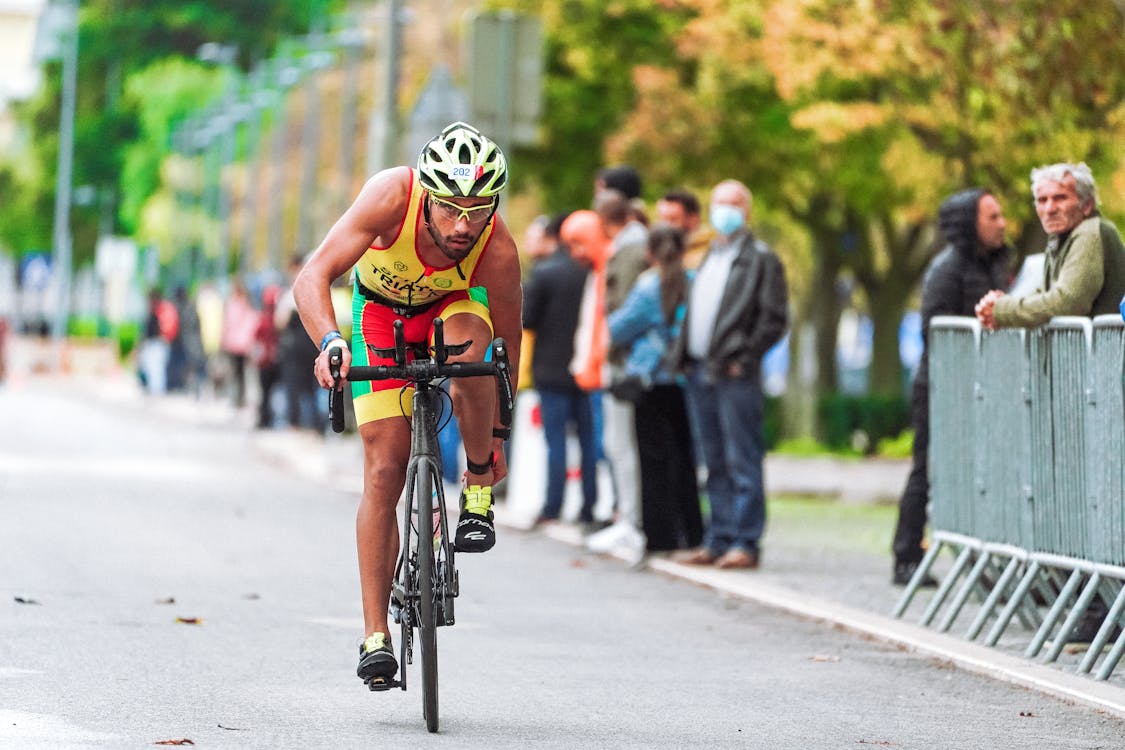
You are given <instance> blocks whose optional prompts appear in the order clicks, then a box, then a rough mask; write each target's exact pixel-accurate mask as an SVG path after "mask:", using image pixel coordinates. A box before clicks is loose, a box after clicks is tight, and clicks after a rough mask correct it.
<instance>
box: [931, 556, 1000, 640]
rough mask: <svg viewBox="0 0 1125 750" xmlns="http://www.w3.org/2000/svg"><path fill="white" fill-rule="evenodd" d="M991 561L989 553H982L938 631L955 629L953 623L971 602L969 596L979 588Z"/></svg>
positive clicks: (954, 598)
mask: <svg viewBox="0 0 1125 750" xmlns="http://www.w3.org/2000/svg"><path fill="white" fill-rule="evenodd" d="M991 559H992V556H991V555H990V554H989V553H988V552H985V551H983V550H982V551H981V552H980V555H979V556H978V557H977V562H976V564H975V565H974V566H973V569H972V570H970V571H969V577H968V578H966V579H965V582H964V583H963V584H962V585H961V589H960V591H958V592H957V594H956V596H954V597H953V601H952V602H951V603H950V606H949V610H948V611H947V612H946V613H945V617H944V618H942V621H941V624H939V625H938V630H939V631H940V632H942V633H945V632H947V631H948V630H949V629H950V628H951V627H953V621H954V620H956V619H957V616H958V615H959V614H961V609H962V608H963V607H964V606H965V602H967V601H968V600H969V594H971V593H972V592H973V590H974V589H976V588H977V581H979V580H980V577H981V574H982V573H984V569H985V568H987V567H988V563H989V561H990V560H991Z"/></svg>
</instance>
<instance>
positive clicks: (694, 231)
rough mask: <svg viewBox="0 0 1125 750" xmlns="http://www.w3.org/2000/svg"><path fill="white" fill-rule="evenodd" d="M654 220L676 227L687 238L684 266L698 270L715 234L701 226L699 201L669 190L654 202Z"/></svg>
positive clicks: (677, 191)
mask: <svg viewBox="0 0 1125 750" xmlns="http://www.w3.org/2000/svg"><path fill="white" fill-rule="evenodd" d="M656 218H657V220H658V221H662V222H664V223H665V224H668V225H670V226H673V227H676V228H677V229H679V230H680V231H682V232H683V233H684V236H685V237H686V238H687V250H686V251H685V252H684V266H685V267H687V268H698V267H699V263H700V261H701V260H703V255H704V253H706V252H707V246H708V245H710V244H711V240H712V239H714V237H715V233H714V232H713V231H711V230H710V229H707V228H705V227H703V226H702V225H701V217H700V207H699V199H698V198H696V197H695V194H694V193H692V192H689V191H687V190H683V189H677V190H669V191H668V192H667V193H665V194H664V197H663V198H661V199H660V200H658V201H657V202H656Z"/></svg>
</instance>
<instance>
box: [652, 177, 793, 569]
mask: <svg viewBox="0 0 1125 750" xmlns="http://www.w3.org/2000/svg"><path fill="white" fill-rule="evenodd" d="M751 201H752V197H751V194H750V190H749V188H747V187H746V186H745V185H743V184H742V183H741V182H738V181H737V180H724V181H723V182H720V183H719V184H718V185H716V186H715V189H714V190H713V191H712V192H711V226H712V227H714V229H715V231H716V232H717V233H718V236H717V237H716V238H715V240H714V241H713V242H712V243H711V247H710V249H709V250H708V252H707V255H706V256H705V257H704V259H703V263H702V265H700V268H699V271H698V273H697V274H696V277H695V280H694V282H693V283H692V289H691V294H690V295H689V296H688V304H687V316H686V319H685V323H684V326H683V328H682V330H681V331H680V336H679V337H678V338H677V339H676V342H675V345H674V346H673V348H672V350H671V352H670V357H669V364H670V366H672V367H674V368H675V369H682V370H684V371H685V372H686V374H687V378H688V407H689V409H690V410H691V412H692V414H693V416H694V420H693V424H694V425H696V427H697V428H699V427H702V426H704V425H706V429H698V430H697V432H698V435H697V440H698V441H699V444H700V445H701V446H702V447H703V461H704V463H705V464H706V466H707V494H708V498H709V500H710V505H711V514H710V519H709V522H708V524H707V527H706V530H705V533H704V540H703V546H701V547H699V548H697V549H695V550H692V551H690V552H687V553H684V554H682V555H678V556H677V557H676V559H677V560H679V561H681V562H684V563H688V564H693V565H711V564H715V565H717V566H718V567H720V568H757V567H758V564H759V561H760V556H761V547H760V541H759V540H760V538H761V535H762V532H763V530H764V528H765V521H766V504H765V488H764V486H763V476H762V461H763V459H764V454H765V438H764V437H763V434H762V420H763V412H764V397H763V394H762V372H761V369H762V368H761V364H762V357H763V356H764V355H765V353H766V351H768V350H769V348H770V347H771V346H773V345H774V344H775V343H777V342H778V341H779V340H780V339H781V337H782V336H784V335H785V329H786V327H787V324H788V309H787V306H788V290H787V286H786V283H785V269H784V268H783V267H782V265H781V261H780V260H779V259H778V258H777V256H776V255H774V254H773V252H772V251H771V250H770V248H769V246H767V245H766V243H765V242H763V241H761V240H759V239H757V238H756V237H755V236H754V234H753V232H751V231H750V229H749V228H748V226H747V222H748V221H749V218H750V209H751V205H752V204H751Z"/></svg>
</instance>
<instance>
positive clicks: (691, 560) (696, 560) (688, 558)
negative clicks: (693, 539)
mask: <svg viewBox="0 0 1125 750" xmlns="http://www.w3.org/2000/svg"><path fill="white" fill-rule="evenodd" d="M716 559H718V556H717V555H716V554H715V553H714V552H712V551H711V550H709V549H707V548H706V547H699V548H698V549H689V550H685V551H684V552H677V553H676V554H674V555H672V561H673V562H678V563H683V564H684V565H711V564H712V563H714V562H715V560H716Z"/></svg>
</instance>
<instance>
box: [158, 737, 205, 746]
mask: <svg viewBox="0 0 1125 750" xmlns="http://www.w3.org/2000/svg"><path fill="white" fill-rule="evenodd" d="M152 744H154V745H194V744H195V743H194V742H192V741H191V740H189V739H188V738H187V737H184V738H183V739H182V740H161V741H160V742H154V743H152Z"/></svg>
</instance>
